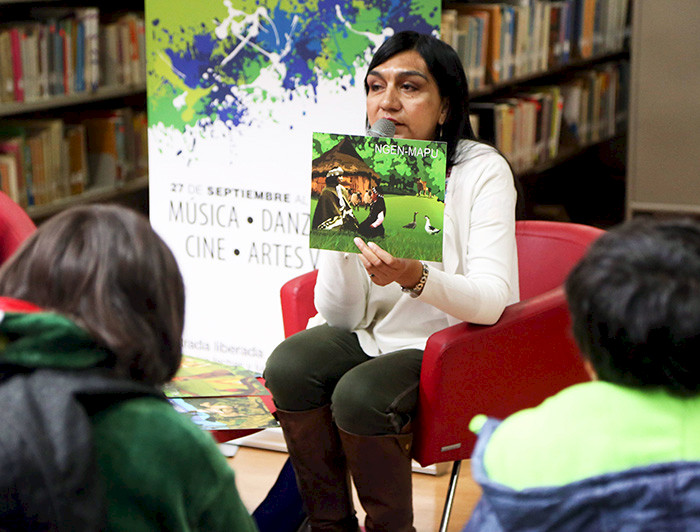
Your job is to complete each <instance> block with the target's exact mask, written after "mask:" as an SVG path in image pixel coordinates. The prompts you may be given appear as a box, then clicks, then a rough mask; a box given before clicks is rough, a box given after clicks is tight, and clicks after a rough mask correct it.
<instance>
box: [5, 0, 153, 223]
mask: <svg viewBox="0 0 700 532" xmlns="http://www.w3.org/2000/svg"><path fill="white" fill-rule="evenodd" d="M0 17H1V19H2V24H0V188H1V189H2V190H3V191H5V192H6V193H8V195H10V197H12V198H13V199H14V200H15V201H16V202H17V203H19V204H20V205H22V206H23V207H24V208H25V209H26V210H27V212H28V214H29V215H30V217H31V218H32V219H33V220H34V221H35V222H36V223H40V222H41V221H43V220H45V219H46V218H48V217H50V216H52V215H53V214H55V213H57V212H60V211H61V210H63V209H65V208H67V207H69V206H71V205H74V204H82V203H92V202H118V203H122V204H125V205H129V206H131V207H133V208H136V209H138V210H140V211H142V212H144V213H147V212H148V176H147V168H148V162H147V140H146V137H147V120H146V114H145V108H146V66H145V43H144V40H145V39H144V20H143V2H142V1H141V2H137V1H131V0H127V1H125V2H122V3H120V5H119V6H114V5H111V4H108V3H107V2H101V1H99V2H96V1H92V2H90V1H89V0H76V1H73V2H70V3H69V4H68V5H66V4H65V3H59V2H56V1H53V0H43V1H42V0H39V1H23V0H10V1H0Z"/></svg>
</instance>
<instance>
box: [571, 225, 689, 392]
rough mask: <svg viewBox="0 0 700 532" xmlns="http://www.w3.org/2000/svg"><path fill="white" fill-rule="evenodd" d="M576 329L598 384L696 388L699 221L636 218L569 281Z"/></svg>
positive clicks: (607, 238)
mask: <svg viewBox="0 0 700 532" xmlns="http://www.w3.org/2000/svg"><path fill="white" fill-rule="evenodd" d="M566 293H567V299H568V302H569V308H570V311H571V316H572V321H573V332H574V336H575V338H576V341H577V343H578V344H579V347H580V348H581V350H582V351H583V354H584V356H585V357H586V358H588V360H589V361H590V362H591V364H592V365H593V368H594V369H595V370H596V372H597V374H598V377H599V378H600V379H601V380H603V381H608V382H613V383H616V384H621V385H624V386H631V387H638V388H651V387H660V388H664V389H666V390H668V391H669V392H670V393H673V394H675V395H679V396H690V395H697V394H698V393H700V225H698V224H697V223H696V222H693V221H690V220H665V221H653V220H634V221H632V222H628V223H626V224H623V225H621V226H619V227H617V228H615V229H613V230H611V231H610V232H608V233H606V234H605V235H603V236H602V237H600V238H599V239H598V240H597V241H596V242H594V243H593V245H592V246H591V248H590V250H589V251H588V253H587V254H586V256H585V257H584V258H583V260H582V261H581V262H580V263H579V264H578V265H577V266H576V267H575V268H574V269H573V270H572V272H571V274H570V275H569V277H568V279H567V281H566Z"/></svg>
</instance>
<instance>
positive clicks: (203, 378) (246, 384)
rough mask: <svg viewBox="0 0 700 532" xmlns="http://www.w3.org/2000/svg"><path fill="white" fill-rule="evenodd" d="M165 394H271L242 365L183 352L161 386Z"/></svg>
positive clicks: (251, 372)
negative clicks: (221, 362)
mask: <svg viewBox="0 0 700 532" xmlns="http://www.w3.org/2000/svg"><path fill="white" fill-rule="evenodd" d="M163 393H164V394H165V395H166V396H167V397H218V396H251V395H257V396H260V395H270V392H269V391H267V389H266V388H265V387H264V386H263V385H262V384H260V382H259V381H258V379H257V374H256V373H255V372H253V371H249V370H247V369H245V368H243V367H241V366H228V365H225V364H218V363H216V362H211V361H209V360H205V359H203V358H196V357H189V356H185V357H183V358H182V364H181V365H180V369H179V370H178V372H177V374H176V375H175V377H174V378H173V379H172V380H171V381H170V382H168V383H166V384H165V385H164V386H163Z"/></svg>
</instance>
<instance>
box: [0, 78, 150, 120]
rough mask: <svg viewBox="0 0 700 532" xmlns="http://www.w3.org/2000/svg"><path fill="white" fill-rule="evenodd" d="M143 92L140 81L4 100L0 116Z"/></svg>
mask: <svg viewBox="0 0 700 532" xmlns="http://www.w3.org/2000/svg"><path fill="white" fill-rule="evenodd" d="M145 92H146V84H145V83H141V84H138V85H120V86H118V87H100V88H99V89H97V90H96V91H94V92H81V93H78V94H67V95H65V96H52V97H50V98H46V99H43V100H36V101H32V102H5V103H0V117H2V116H12V115H18V114H23V113H31V112H34V111H45V110H47V109H59V108H62V107H68V106H71V105H82V104H86V103H91V102H99V101H102V100H110V99H112V98H124V97H126V96H132V95H135V94H141V93H145Z"/></svg>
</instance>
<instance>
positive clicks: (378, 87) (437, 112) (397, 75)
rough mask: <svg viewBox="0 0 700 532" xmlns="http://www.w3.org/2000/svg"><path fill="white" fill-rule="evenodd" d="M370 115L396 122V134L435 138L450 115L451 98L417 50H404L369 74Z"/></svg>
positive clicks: (373, 121) (369, 117) (427, 138)
mask: <svg viewBox="0 0 700 532" xmlns="http://www.w3.org/2000/svg"><path fill="white" fill-rule="evenodd" d="M367 88H368V92H367V118H368V119H369V123H370V124H374V123H375V122H376V121H377V120H379V119H380V118H387V119H389V120H391V121H392V122H393V123H394V125H395V126H396V133H395V135H394V136H395V137H396V138H401V139H418V140H433V139H434V138H435V132H436V129H437V127H438V125H442V124H443V123H444V122H445V119H446V118H447V100H446V99H445V98H442V97H441V96H440V91H439V90H438V86H437V83H436V81H435V78H433V76H432V74H430V72H429V71H428V66H427V65H426V64H425V61H424V60H423V58H422V57H421V56H420V54H419V53H418V52H416V51H415V50H408V51H405V52H401V53H398V54H396V55H395V56H393V57H391V58H390V59H388V60H387V61H385V62H384V63H381V64H380V65H377V67H375V68H374V69H372V70H371V71H370V72H369V73H368V74H367Z"/></svg>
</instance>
